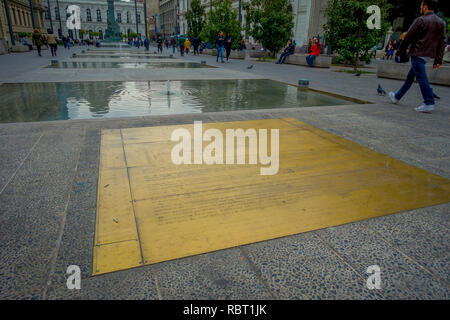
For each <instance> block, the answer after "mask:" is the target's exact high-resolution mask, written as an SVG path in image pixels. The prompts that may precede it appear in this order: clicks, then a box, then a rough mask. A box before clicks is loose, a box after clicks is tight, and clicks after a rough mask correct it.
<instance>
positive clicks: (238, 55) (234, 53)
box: [230, 50, 245, 59]
mask: <svg viewBox="0 0 450 320" xmlns="http://www.w3.org/2000/svg"><path fill="white" fill-rule="evenodd" d="M230 58H231V59H245V51H239V50H231V53H230Z"/></svg>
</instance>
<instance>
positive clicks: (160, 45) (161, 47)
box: [156, 36, 163, 53]
mask: <svg viewBox="0 0 450 320" xmlns="http://www.w3.org/2000/svg"><path fill="white" fill-rule="evenodd" d="M156 43H157V44H158V53H159V52H161V53H162V52H163V41H162V39H161V36H158V40H157V41H156Z"/></svg>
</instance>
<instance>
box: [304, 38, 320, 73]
mask: <svg viewBox="0 0 450 320" xmlns="http://www.w3.org/2000/svg"><path fill="white" fill-rule="evenodd" d="M320 49H322V45H321V44H320V42H319V39H317V38H316V37H314V39H313V45H312V46H311V49H310V50H309V54H308V55H307V56H306V62H307V63H308V65H309V66H310V67H312V66H313V64H314V60H315V59H316V57H317V56H319V54H320Z"/></svg>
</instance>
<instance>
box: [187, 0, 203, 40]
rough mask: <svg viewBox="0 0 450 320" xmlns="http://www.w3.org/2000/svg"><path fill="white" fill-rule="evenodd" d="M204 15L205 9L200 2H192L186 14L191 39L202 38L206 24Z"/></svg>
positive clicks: (198, 0) (196, 0) (197, 0)
mask: <svg viewBox="0 0 450 320" xmlns="http://www.w3.org/2000/svg"><path fill="white" fill-rule="evenodd" d="M204 15H205V9H204V8H203V6H202V3H201V2H200V0H192V2H191V5H190V8H189V10H188V11H187V12H186V20H187V25H188V37H189V38H191V39H192V38H195V37H197V38H198V37H200V33H201V32H202V29H203V25H204V23H205V19H204Z"/></svg>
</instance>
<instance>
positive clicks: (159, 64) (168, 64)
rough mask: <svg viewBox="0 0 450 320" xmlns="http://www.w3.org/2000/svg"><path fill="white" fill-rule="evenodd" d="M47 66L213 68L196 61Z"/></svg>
mask: <svg viewBox="0 0 450 320" xmlns="http://www.w3.org/2000/svg"><path fill="white" fill-rule="evenodd" d="M47 68H62V69H68V68H70V69H102V68H103V69H104V68H125V69H136V68H214V67H212V66H208V65H206V64H200V63H196V62H66V61H62V62H60V63H57V64H51V65H49V66H48V67H47Z"/></svg>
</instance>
